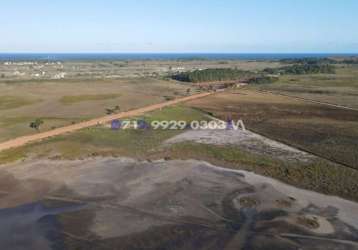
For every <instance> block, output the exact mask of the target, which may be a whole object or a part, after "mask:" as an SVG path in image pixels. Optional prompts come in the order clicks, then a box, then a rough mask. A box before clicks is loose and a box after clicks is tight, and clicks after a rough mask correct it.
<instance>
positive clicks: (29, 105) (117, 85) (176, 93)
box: [0, 78, 187, 142]
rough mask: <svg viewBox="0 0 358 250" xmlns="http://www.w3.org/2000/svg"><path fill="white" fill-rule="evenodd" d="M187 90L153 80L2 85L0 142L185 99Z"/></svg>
mask: <svg viewBox="0 0 358 250" xmlns="http://www.w3.org/2000/svg"><path fill="white" fill-rule="evenodd" d="M186 89H187V86H185V85H183V84H178V83H174V82H168V81H162V80H157V79H153V78H140V79H127V80H98V81H96V80H92V81H84V80H80V81H75V80H74V81H70V80H69V81H67V80H61V81H28V82H13V83H2V84H0V93H1V94H0V142H1V141H5V140H8V139H11V138H15V137H18V136H23V135H28V134H34V133H37V132H36V131H35V130H34V129H31V128H30V127H29V124H30V122H31V121H33V120H35V119H36V118H41V119H42V120H43V121H44V125H43V126H42V127H41V131H47V130H51V129H53V128H55V127H61V126H65V125H70V124H72V123H73V122H79V121H83V120H88V119H90V118H94V117H100V116H104V115H105V114H106V109H107V108H113V107H115V106H117V105H118V106H119V107H120V111H127V110H130V109H135V108H139V107H143V106H146V105H150V104H154V103H160V102H164V101H165V100H166V99H165V98H166V97H167V96H172V97H180V96H184V95H186V92H185V91H186Z"/></svg>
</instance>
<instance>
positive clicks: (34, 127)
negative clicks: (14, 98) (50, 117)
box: [30, 118, 44, 131]
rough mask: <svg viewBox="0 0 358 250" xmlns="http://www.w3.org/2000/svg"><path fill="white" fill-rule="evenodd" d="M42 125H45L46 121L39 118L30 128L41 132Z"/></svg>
mask: <svg viewBox="0 0 358 250" xmlns="http://www.w3.org/2000/svg"><path fill="white" fill-rule="evenodd" d="M42 124H44V121H43V120H41V119H39V118H37V119H36V120H35V121H33V122H31V123H30V128H33V129H35V130H37V131H39V130H40V127H41V125H42Z"/></svg>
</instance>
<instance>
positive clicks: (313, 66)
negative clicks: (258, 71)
mask: <svg viewBox="0 0 358 250" xmlns="http://www.w3.org/2000/svg"><path fill="white" fill-rule="evenodd" d="M264 73H267V74H272V75H306V74H335V67H334V66H333V65H330V64H317V63H305V64H295V65H291V66H285V67H280V68H266V69H264Z"/></svg>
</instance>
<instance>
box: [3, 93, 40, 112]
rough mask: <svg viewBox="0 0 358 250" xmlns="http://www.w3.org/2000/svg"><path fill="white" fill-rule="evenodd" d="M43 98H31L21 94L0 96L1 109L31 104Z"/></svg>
mask: <svg viewBox="0 0 358 250" xmlns="http://www.w3.org/2000/svg"><path fill="white" fill-rule="evenodd" d="M40 101H41V100H33V99H30V98H25V97H19V96H0V110H6V109H15V108H19V107H22V106H26V105H31V104H34V103H37V102H40Z"/></svg>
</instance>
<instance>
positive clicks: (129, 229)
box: [0, 158, 358, 250]
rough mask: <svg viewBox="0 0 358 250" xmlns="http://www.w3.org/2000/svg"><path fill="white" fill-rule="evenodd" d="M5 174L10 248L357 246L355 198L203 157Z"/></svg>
mask: <svg viewBox="0 0 358 250" xmlns="http://www.w3.org/2000/svg"><path fill="white" fill-rule="evenodd" d="M0 180H1V182H0V183H1V185H0V190H1V200H0V207H1V208H2V209H0V218H1V221H2V223H4V222H6V225H11V226H8V227H2V229H1V237H0V241H1V245H2V246H5V247H6V249H14V248H16V249H36V250H41V249H53V248H55V247H56V249H143V248H150V249H232V248H235V249H279V248H280V249H297V248H300V249H357V240H358V230H357V229H358V221H357V219H356V218H357V216H356V215H357V212H356V211H358V204H357V203H354V202H350V201H346V200H343V199H340V198H337V197H330V196H325V195H322V194H318V193H314V192H310V191H306V190H301V189H298V188H294V187H291V186H288V185H286V184H282V183H280V182H278V181H275V180H272V179H270V178H266V177H261V176H258V175H255V174H253V173H249V172H245V171H233V170H228V169H222V168H219V167H217V166H213V165H210V164H208V163H206V162H201V161H194V160H187V161H179V160H177V161H163V160H162V161H155V162H148V161H144V162H140V161H136V160H133V159H128V158H119V159H115V158H95V159H88V160H83V161H49V160H39V161H29V162H24V163H17V164H13V165H7V166H2V167H1V168H0ZM15 232H16V237H17V238H21V240H17V239H15V238H11V237H9V236H11V235H15Z"/></svg>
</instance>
